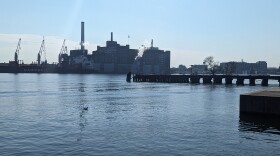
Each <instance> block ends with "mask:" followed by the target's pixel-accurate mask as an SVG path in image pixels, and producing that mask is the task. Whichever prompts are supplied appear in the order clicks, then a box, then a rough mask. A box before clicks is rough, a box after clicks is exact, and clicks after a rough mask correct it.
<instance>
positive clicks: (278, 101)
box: [240, 88, 280, 116]
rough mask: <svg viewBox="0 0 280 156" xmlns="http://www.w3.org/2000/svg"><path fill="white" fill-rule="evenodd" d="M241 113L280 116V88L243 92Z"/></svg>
mask: <svg viewBox="0 0 280 156" xmlns="http://www.w3.org/2000/svg"><path fill="white" fill-rule="evenodd" d="M240 114H241V115H242V114H258V115H274V116H280V89H279V88H276V89H270V90H264V91H257V92H253V93H246V94H241V95H240Z"/></svg>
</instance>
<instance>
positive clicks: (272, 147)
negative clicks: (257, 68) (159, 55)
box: [0, 74, 280, 156]
mask: <svg viewBox="0 0 280 156" xmlns="http://www.w3.org/2000/svg"><path fill="white" fill-rule="evenodd" d="M125 80H126V75H102V74H88V75H86V74H85V75H79V74H0V155H1V156H8V155H28V156H32V155H114V156H116V155H120V156H125V155H161V156H162V155H168V156H169V155H280V127H279V125H278V124H277V120H276V123H275V122H272V123H270V122H261V121H260V120H254V119H250V120H247V119H246V120H243V119H240V117H239V96H240V94H242V93H247V92H253V91H257V90H262V89H268V88H272V87H278V82H275V83H274V82H270V85H269V87H262V86H261V85H256V86H249V85H245V86H236V85H229V86H226V85H203V84H188V83H184V84H179V83H172V84H168V83H134V82H131V83H127V82H126V81H125ZM271 83H272V84H271ZM85 108H88V110H86V109H85ZM278 122H280V120H278Z"/></svg>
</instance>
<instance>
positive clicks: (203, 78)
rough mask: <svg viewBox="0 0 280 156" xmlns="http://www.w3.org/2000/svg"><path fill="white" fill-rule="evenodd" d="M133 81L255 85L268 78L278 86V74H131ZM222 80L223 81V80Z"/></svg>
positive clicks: (264, 82)
mask: <svg viewBox="0 0 280 156" xmlns="http://www.w3.org/2000/svg"><path fill="white" fill-rule="evenodd" d="M132 79H133V82H158V83H203V84H223V82H224V83H225V84H226V85H231V84H233V81H234V80H236V81H235V84H236V85H239V86H240V85H241V86H242V85H244V81H245V80H249V85H250V86H255V85H256V81H257V80H260V81H261V85H262V86H268V80H277V81H278V83H279V86H280V76H270V75H139V74H136V75H133V77H132ZM223 80H224V81H223Z"/></svg>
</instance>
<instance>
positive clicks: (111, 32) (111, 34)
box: [111, 32, 113, 41]
mask: <svg viewBox="0 0 280 156" xmlns="http://www.w3.org/2000/svg"><path fill="white" fill-rule="evenodd" d="M111 41H113V32H111Z"/></svg>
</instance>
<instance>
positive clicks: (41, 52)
mask: <svg viewBox="0 0 280 156" xmlns="http://www.w3.org/2000/svg"><path fill="white" fill-rule="evenodd" d="M43 53H44V54H45V63H47V59H46V48H45V38H43V41H42V43H41V47H40V50H39V52H38V55H37V61H38V65H40V64H41V56H42V54H43Z"/></svg>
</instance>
